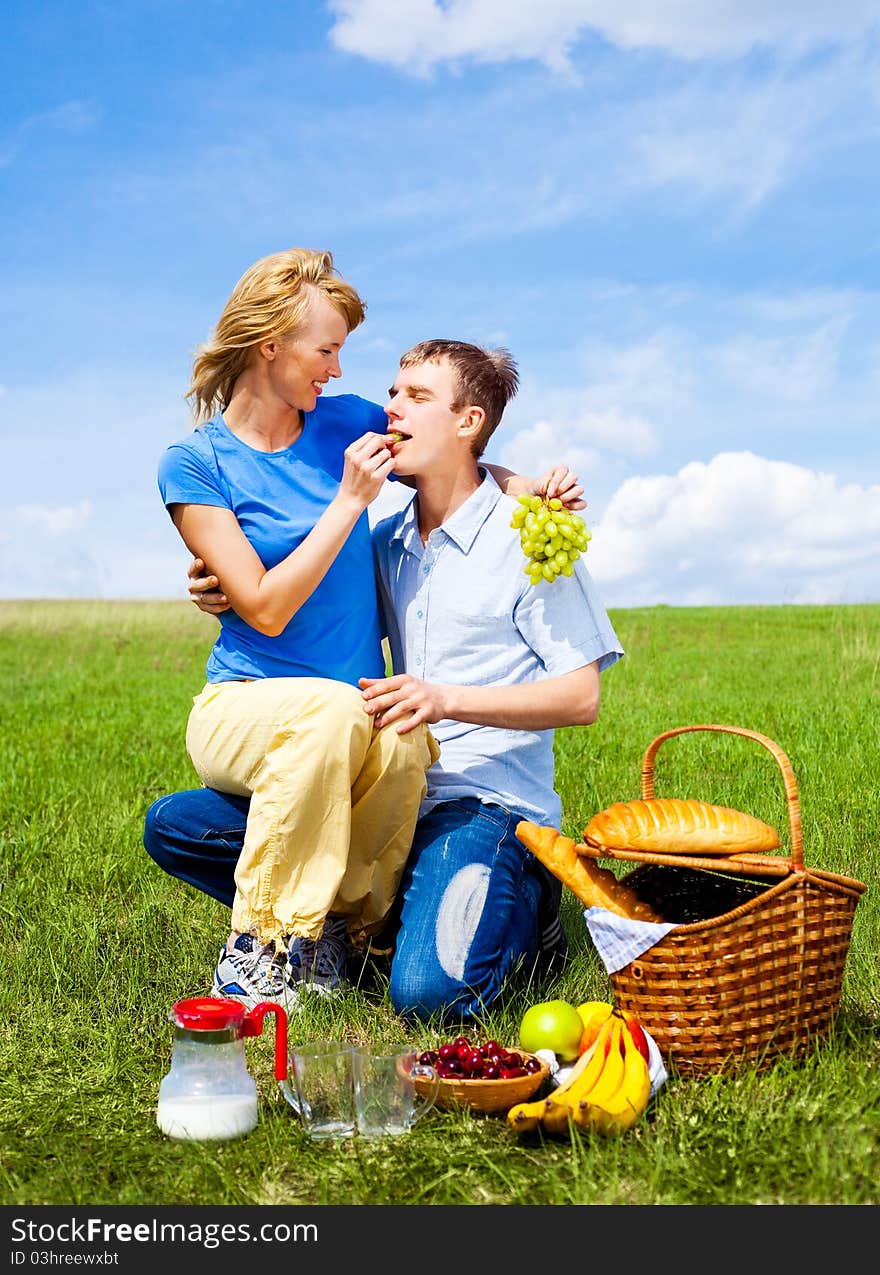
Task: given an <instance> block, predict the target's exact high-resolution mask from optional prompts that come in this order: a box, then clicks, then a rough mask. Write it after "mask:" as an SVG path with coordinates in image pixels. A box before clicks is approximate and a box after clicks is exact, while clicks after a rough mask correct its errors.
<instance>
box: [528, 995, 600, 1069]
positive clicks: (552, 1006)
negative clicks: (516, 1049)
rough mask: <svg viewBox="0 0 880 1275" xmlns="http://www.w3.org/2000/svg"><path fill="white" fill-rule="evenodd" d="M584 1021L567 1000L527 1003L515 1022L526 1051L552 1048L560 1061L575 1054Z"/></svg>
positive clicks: (531, 1052) (575, 1056)
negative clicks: (520, 1017)
mask: <svg viewBox="0 0 880 1275" xmlns="http://www.w3.org/2000/svg"><path fill="white" fill-rule="evenodd" d="M583 1031H584V1024H583V1022H582V1021H581V1016H580V1014H579V1013H578V1012H577V1010H576V1009H575V1007H574V1005H570V1004H569V1003H568V1001H541V1003H540V1004H538V1005H532V1006H530V1007H529V1008H528V1009H527V1010H526V1012H525V1013H524V1014H523V1016H522V1022H521V1023H520V1025H519V1043H520V1044H521V1045H522V1047H523V1049H525V1050H526V1052H527V1053H530V1054H534V1053H537V1051H538V1050H539V1049H552V1050H553V1052H554V1054H555V1055H556V1057H557V1058H558V1059H559V1060H560V1061H561V1062H572V1061H573V1060H574V1059H575V1058H577V1056H578V1047H579V1045H580V1043H581V1036H582V1035H583Z"/></svg>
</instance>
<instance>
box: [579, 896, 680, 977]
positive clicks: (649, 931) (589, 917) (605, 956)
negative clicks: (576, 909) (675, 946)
mask: <svg viewBox="0 0 880 1275" xmlns="http://www.w3.org/2000/svg"><path fill="white" fill-rule="evenodd" d="M584 920H585V921H586V923H587V929H588V930H589V931H590V938H591V939H592V940H593V942H594V944H595V945H596V951H597V952H598V953H599V955H600V956H601V957H602V960H603V962H604V965H605V968H606V970H607V971H608V973H609V974H613V973H614V972H615V970H622V969H623V968H624V966H625V965H629V963H630V961H634V960H635V959H636V957H638V956H641V955H642V953H643V952H647V950H648V948H649V947H653V946H654V944H655V943H659V942H660V940H661V939H662V938H663V936H664V935H665V934H668V933H669V931H670V930H674V929H675V926H674V925H669V924H667V923H665V922H664V923H662V924H661V923H657V922H654V921H631V920H629V918H628V917H625V916H617V915H616V914H615V913H614V912H609V911H608V910H607V908H586V909H585V911H584Z"/></svg>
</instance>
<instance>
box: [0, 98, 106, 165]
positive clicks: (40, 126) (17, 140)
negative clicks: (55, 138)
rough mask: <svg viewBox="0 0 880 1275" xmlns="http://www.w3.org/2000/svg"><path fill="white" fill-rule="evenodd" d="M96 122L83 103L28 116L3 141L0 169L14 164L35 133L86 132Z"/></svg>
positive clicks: (0, 146)
mask: <svg viewBox="0 0 880 1275" xmlns="http://www.w3.org/2000/svg"><path fill="white" fill-rule="evenodd" d="M96 119H97V115H96V113H95V111H94V110H93V109H92V108H91V107H90V106H87V105H86V104H85V103H84V102H65V103H64V104H63V105H62V106H58V107H56V108H55V109H54V110H51V111H40V112H38V113H37V114H35V115H28V116H27V117H26V118H25V119H23V120H20V121H19V122H18V123H17V124H16V125H15V127H14V128H13V129H12V130H11V131H10V132H8V133H7V135H6V136H5V137H3V138H0V168H5V167H6V166H7V165H9V164H11V163H12V161H13V160H14V159H15V158H16V156H17V155H18V153H19V151H20V150H21V149H22V147H23V146H24V145H25V144H31V142H32V138H33V135H34V134H37V137H38V138H39V137H40V136H41V135H42V134H43V133H45V132H59V133H68V134H70V133H83V132H85V131H86V130H87V129H89V128H91V127H92V126H93V125H94V124H95V122H96Z"/></svg>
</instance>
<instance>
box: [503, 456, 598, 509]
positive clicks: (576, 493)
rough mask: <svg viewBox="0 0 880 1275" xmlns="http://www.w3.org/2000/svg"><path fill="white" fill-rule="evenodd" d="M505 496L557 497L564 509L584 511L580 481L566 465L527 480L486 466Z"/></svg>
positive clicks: (508, 471)
mask: <svg viewBox="0 0 880 1275" xmlns="http://www.w3.org/2000/svg"><path fill="white" fill-rule="evenodd" d="M487 469H489V470H490V471H491V473H492V475H493V477H494V478H495V481H496V482H497V483H498V486H499V487H500V488H501V490H502V491H503V492H504V494H505V495H506V496H545V497H546V498H547V499H548V500H551V499H552V498H553V497H554V496H557V497H558V498H559V499H560V500H561V501H562V503H563V505H565V507H566V509H586V507H587V502H586V501H585V500H584V499H583V495H584V489H583V487H582V485H581V482H580V479H579V478H578V476H577V474H576V473H574V472H573V470H571V469H569V467H568V465H566V464H564V463H561V464H559V465H554V466H553V468H552V469H550V470H548V471H547V473H546V474H544V475H543V476H542V477H540V478H527V477H525V475H523V474H514V473H513V472H512V471H511V470H509V469H502V468H501V467H500V466H498V465H487Z"/></svg>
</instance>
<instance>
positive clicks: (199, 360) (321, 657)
mask: <svg viewBox="0 0 880 1275" xmlns="http://www.w3.org/2000/svg"><path fill="white" fill-rule="evenodd" d="M363 318H364V305H363V302H362V301H361V299H360V297H359V296H358V294H357V292H356V291H355V290H354V288H352V287H351V286H350V285H349V284H348V283H346V282H345V281H344V280H343V279H341V278H340V277H339V275H338V273H337V272H336V270H335V269H334V267H333V261H332V257H331V255H330V254H329V253H325V252H310V251H306V250H304V249H291V250H290V251H286V252H280V253H276V254H274V255H272V256H270V257H265V258H263V259H262V260H260V261H257V262H256V263H255V264H254V265H252V266H251V267H250V269H249V270H247V271H246V272H245V274H244V275H243V276H242V278H241V279H240V280H239V282H238V283H237V284H236V286H235V288H234V289H233V292H232V294H231V296H230V297H229V300H228V301H227V303H226V305H225V307H224V309H223V312H222V314H221V316H220V319H219V321H218V323H217V326H216V329H215V331H214V333H213V335H212V337H211V339H210V340H209V341H208V342H207V343H206V344H205V345H203V346H202V347H201V348H200V349H199V350H198V351H197V353H196V357H195V362H194V366H193V373H192V383H191V385H190V389H189V392H188V395H187V397H188V398H190V399H191V400H192V403H193V407H194V411H195V414H196V417H197V420H198V421H199V422H200V424H199V425H198V426H197V428H196V429H195V430H194V432H193V433H191V434H190V435H189V436H188V437H187V438H185V439H183V440H181V441H180V442H177V443H174V444H173V445H172V446H170V447H169V448H168V449H167V451H166V452H165V454H164V455H163V457H162V459H161V462H160V466H159V487H160V491H161V494H162V499H163V501H164V502H165V505H166V507H167V509H168V511H169V513H170V515H171V517H172V519H173V521H174V525H175V526H176V527H177V530H178V531H179V533H180V535H181V537H182V539H183V541H184V543H185V544H186V546H187V548H188V549H189V550H190V551H191V552H192V553H193V554H194V555H196V556H198V557H199V558H201V559H203V560H204V562H205V563H206V564H207V566H208V568H209V569H210V570H212V571H218V570H219V569H220V564H222V579H223V586H224V589H225V592H226V595H227V597H228V598H229V601H230V603H231V607H232V609H231V610H230V611H228V612H226V613H225V614H224V615H222V616H221V617H220V631H219V634H218V636H217V639H216V641H215V643H214V646H213V648H212V650H211V653H210V656H209V658H208V663H207V682H206V685H205V687H204V688H203V690H202V691H201V692H200V693H199V694H198V695H197V696H196V697H195V700H194V703H193V708H192V711H191V713H190V715H189V721H188V725H187V734H186V743H187V751H188V752H189V755H190V757H191V759H192V762H193V765H194V766H195V769H196V771H197V773H198V775H199V778H200V780H201V781H202V783H203V784H204V785H206V786H207V787H211V788H215V789H219V790H220V791H223V792H227V793H234V794H239V795H241V796H245V795H246V796H249V797H250V807H249V814H248V820H247V829H246V834H245V841H244V848H243V850H242V853H241V856H240V858H239V861H238V866H237V869H236V873H235V886H236V890H235V898H234V902H233V907H232V930H231V933H230V935H229V938H228V940H227V942H226V944H225V945H224V947H223V948H222V950H221V953H220V958H219V960H218V962H217V968H216V971H215V976H214V985H213V991H214V993H215V994H217V995H229V994H232V995H237V996H240V997H241V998H242V999H244V1000H245V1001H246V1002H247V1003H249V1004H253V1003H256V1001H257V1000H261V999H265V998H267V997H278V996H279V995H282V994H283V993H284V991H285V984H288V985H290V984H293V985H294V990H298V987H299V985H301V984H308V985H310V986H315V987H317V988H319V989H321V988H323V989H328V988H333V987H335V986H337V985H338V984H339V982H340V980H341V977H342V974H343V966H344V957H345V953H346V948H347V943H348V940H349V937H352V938H358V937H359V936H361V935H365V934H369V933H370V932H371V931H372V930H374V929H376V928H377V927H378V926H380V925H381V922H382V920H383V919H384V917H385V914H386V913H387V911H388V909H389V907H390V905H391V902H392V900H393V898H394V894H395V890H396V888H397V884H398V881H399V877H400V873H401V871H402V868H403V864H404V861H405V859H406V856H407V853H408V851H409V847H410V842H411V840H412V833H413V828H414V826H415V820H416V816H417V813H418V809H419V803H420V802H421V800H422V797H423V795H424V792H425V771H426V769H427V768H428V766H430V765H431V763H432V762H433V761H434V760H435V758H436V757H437V756H438V749H437V747H436V744H435V743H434V741H433V738H432V736H431V734H430V732H429V731H428V730H427V729H426V728H425V729H420V730H418V731H415V732H413V738H412V739H410V738H409V737H408V736H401V735H398V734H397V732H395V731H381V730H377V729H373V728H372V725H371V723H370V721H369V719H366V720H365V714H364V712H363V707H362V704H361V697H360V693H359V690H358V685H357V683H358V678H359V677H362V676H363V675H364V669H365V668H369V669H372V670H374V674H373V675H375V676H381V674H382V672H383V671H384V660H383V657H382V652H381V646H380V639H381V635H380V632H379V622H378V613H377V608H376V592H375V582H374V570H373V559H372V550H371V545H370V531H369V526H368V522H367V516H366V508H367V506H368V505H369V503H370V502H371V501H372V500H373V499H374V498H375V496H376V495H377V494H378V492H379V491H380V489H381V487H382V484H383V482H384V481H385V479H386V478H387V477H388V475H389V474H390V473H391V470H392V468H393V458H392V455H391V452H390V451H389V449H388V447H387V445H386V444H387V439H386V438H385V416H384V413H383V412H382V411H381V409H380V408H377V407H375V406H374V405H373V404H371V403H369V402H367V401H365V400H364V399H361V398H357V397H355V396H350V395H342V396H339V397H328V398H324V397H322V396H323V392H324V388H325V386H326V385H327V383H328V382H329V381H330V380H332V379H333V378H336V377H338V376H340V375H341V372H340V365H339V356H340V351H341V349H342V347H343V345H344V343H345V340H346V338H347V336H348V334H349V333H350V332H351V331H352V330H353V329H354V328H356V327H357V326H358V324H359V323H361V322H362V321H363Z"/></svg>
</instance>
